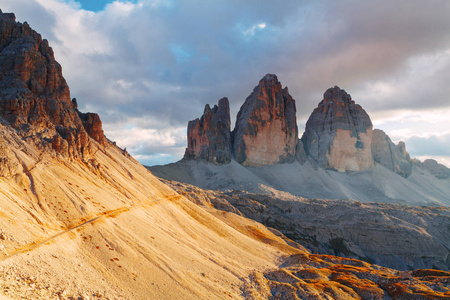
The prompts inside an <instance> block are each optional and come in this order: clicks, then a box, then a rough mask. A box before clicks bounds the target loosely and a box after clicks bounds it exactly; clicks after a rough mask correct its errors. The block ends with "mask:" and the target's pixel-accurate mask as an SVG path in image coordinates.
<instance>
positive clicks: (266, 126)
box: [233, 74, 298, 166]
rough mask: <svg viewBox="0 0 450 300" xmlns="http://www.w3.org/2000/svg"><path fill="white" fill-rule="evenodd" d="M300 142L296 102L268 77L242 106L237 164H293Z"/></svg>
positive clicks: (235, 145) (236, 140) (235, 133)
mask: <svg viewBox="0 0 450 300" xmlns="http://www.w3.org/2000/svg"><path fill="white" fill-rule="evenodd" d="M297 141H298V128H297V119H296V108H295V100H294V99H293V98H292V97H291V95H289V91H288V88H287V87H286V88H284V89H283V88H282V86H281V83H280V82H279V81H278V78H277V76H276V75H273V74H267V75H266V76H264V77H263V78H262V79H261V80H260V81H259V84H258V85H257V86H256V87H255V88H254V90H253V92H252V93H251V94H250V96H248V97H247V99H246V100H245V103H244V104H243V105H242V107H241V109H240V111H239V113H238V115H237V119H236V126H235V128H234V131H233V151H234V156H235V158H236V161H237V162H239V163H241V164H242V165H246V166H261V165H274V164H279V163H284V162H292V161H293V160H294V159H295V148H296V146H297Z"/></svg>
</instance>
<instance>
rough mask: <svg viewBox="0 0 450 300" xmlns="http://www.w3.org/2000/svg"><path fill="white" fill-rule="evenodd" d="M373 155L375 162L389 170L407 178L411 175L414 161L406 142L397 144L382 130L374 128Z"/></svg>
mask: <svg viewBox="0 0 450 300" xmlns="http://www.w3.org/2000/svg"><path fill="white" fill-rule="evenodd" d="M372 155H373V159H374V161H375V162H377V163H379V164H380V165H382V166H384V167H386V168H388V169H389V170H392V171H394V172H395V173H397V174H399V175H401V176H403V177H405V178H406V177H408V176H409V175H411V172H412V163H411V159H410V157H409V154H408V152H406V148H405V143H403V142H399V143H398V145H395V144H394V143H393V142H392V141H391V139H390V138H389V136H388V135H387V134H386V133H385V132H384V131H382V130H379V129H374V130H373V132H372Z"/></svg>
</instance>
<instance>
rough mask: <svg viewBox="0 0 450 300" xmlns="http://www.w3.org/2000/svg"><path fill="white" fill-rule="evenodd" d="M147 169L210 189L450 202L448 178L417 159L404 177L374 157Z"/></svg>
mask: <svg viewBox="0 0 450 300" xmlns="http://www.w3.org/2000/svg"><path fill="white" fill-rule="evenodd" d="M148 169H149V170H150V171H151V172H152V173H153V174H155V175H156V176H158V177H161V178H164V179H167V180H175V181H179V182H184V183H188V184H193V185H195V186H198V187H200V188H203V189H211V190H216V189H219V190H223V191H225V190H242V191H248V192H251V193H263V194H267V193H268V194H271V192H270V189H271V188H273V189H276V190H279V191H285V192H288V193H291V194H293V195H296V196H301V197H305V198H318V199H354V200H358V201H363V202H384V203H398V204H408V205H430V206H449V205H450V196H449V195H450V179H448V178H442V179H438V178H436V177H435V176H434V175H433V174H431V173H430V172H429V171H428V170H427V169H425V168H420V167H418V166H416V165H413V170H414V171H413V172H412V174H411V175H410V176H409V177H408V178H404V177H402V176H401V175H399V174H396V173H394V172H392V171H391V170H388V169H386V168H385V167H383V166H382V165H380V164H378V163H375V167H374V168H373V169H371V170H366V171H363V172H351V173H341V172H336V171H333V170H326V169H323V168H317V167H315V166H314V165H313V164H311V163H310V162H306V163H304V164H303V165H302V164H300V163H299V162H293V163H286V164H280V165H274V166H261V167H244V166H242V165H240V164H238V163H236V162H235V161H232V162H231V163H230V164H226V165H219V166H218V165H214V164H209V163H206V162H204V161H201V160H182V161H179V162H177V163H174V164H168V165H164V166H152V167H149V168H148Z"/></svg>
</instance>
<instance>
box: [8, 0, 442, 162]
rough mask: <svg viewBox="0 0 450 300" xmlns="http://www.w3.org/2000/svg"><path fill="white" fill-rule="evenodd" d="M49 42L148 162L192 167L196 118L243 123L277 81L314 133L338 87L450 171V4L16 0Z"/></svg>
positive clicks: (85, 106) (76, 89) (94, 107)
mask: <svg viewBox="0 0 450 300" xmlns="http://www.w3.org/2000/svg"><path fill="white" fill-rule="evenodd" d="M1 9H2V10H3V11H4V12H14V13H15V14H16V18H17V20H18V21H20V22H24V21H27V22H28V23H29V24H30V25H31V26H32V28H34V29H35V30H36V31H38V32H39V33H41V35H42V36H43V37H44V38H47V39H48V40H49V42H50V45H51V46H52V48H53V50H54V52H55V57H56V59H57V60H58V62H59V63H60V64H61V65H62V67H63V75H64V77H65V78H66V80H67V82H68V84H69V87H70V90H71V96H72V97H76V98H77V100H78V103H79V107H80V109H81V110H83V111H94V112H97V113H99V115H100V117H101V119H102V122H103V126H104V130H105V133H106V135H107V137H108V138H110V139H111V140H115V141H116V142H117V144H118V145H119V146H121V147H126V148H127V150H128V151H129V152H130V153H131V154H132V155H133V156H134V157H136V158H137V159H138V160H139V161H141V162H142V163H144V164H148V165H153V164H162V163H168V162H174V161H176V160H178V159H180V158H181V157H182V155H183V153H184V149H185V147H186V127H187V123H188V121H189V120H192V119H195V118H197V117H200V116H201V114H202V112H203V108H204V106H205V105H206V104H207V103H209V104H211V105H214V104H216V103H217V101H218V100H219V99H220V98H222V97H228V98H229V100H230V108H231V116H232V122H234V117H235V116H236V114H237V112H238V110H239V108H240V106H241V105H242V104H243V102H244V100H245V98H246V97H247V96H248V95H249V94H250V93H251V91H252V90H253V88H254V87H255V85H257V83H258V81H259V80H260V79H261V78H262V77H263V76H264V75H265V74H267V73H275V74H276V75H277V76H278V78H279V80H280V81H281V83H282V84H283V86H288V87H289V92H290V94H291V95H292V96H293V98H294V99H295V100H296V105H297V120H298V124H299V133H300V135H301V134H302V133H303V131H304V124H305V123H306V120H307V118H308V117H309V115H310V114H311V112H312V111H313V109H314V108H315V107H316V106H317V104H318V103H319V102H320V101H321V100H322V97H323V93H324V91H325V90H326V89H327V88H329V87H332V86H334V85H338V86H339V87H341V88H343V89H345V90H346V91H347V92H348V93H350V94H351V95H352V98H353V99H354V100H355V101H356V102H357V103H358V104H360V105H361V106H362V107H363V108H364V109H365V110H366V111H367V113H368V114H369V116H370V117H371V119H372V122H373V123H374V127H375V128H379V129H382V130H384V131H385V132H386V133H387V134H388V135H389V136H390V137H391V138H392V140H393V141H395V142H398V141H400V140H403V141H405V143H406V149H407V151H409V152H410V154H411V156H412V157H419V158H421V159H423V158H426V157H433V158H437V159H438V160H439V161H441V162H445V163H447V165H450V154H449V152H448V149H450V124H449V123H450V121H449V117H448V116H449V115H450V96H449V95H450V85H449V84H448V83H449V82H450V35H449V34H448V33H449V28H450V18H448V16H449V15H450V1H447V0H433V1H429V0H408V1H404V0H394V1H392V0H379V1H359V0H342V1H333V0H324V1H298V0H295V1H294V0H286V1H283V2H274V1H268V0H258V1H257V0H248V1H229V0H228V1H225V0H223V1H222V0H215V1H211V0H184V1H175V0H171V1H167V0H135V1H113V2H112V1H109V2H108V1H96V0H89V1H87V0H86V1H85V0H83V1H75V0H65V1H63V0H2V3H1Z"/></svg>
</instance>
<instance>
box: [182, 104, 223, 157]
mask: <svg viewBox="0 0 450 300" xmlns="http://www.w3.org/2000/svg"><path fill="white" fill-rule="evenodd" d="M230 124H231V121H230V104H229V102H228V99H227V98H222V99H220V100H219V103H218V106H217V105H214V107H213V108H212V109H211V107H210V106H209V104H206V106H205V109H204V112H203V116H202V117H201V118H200V119H195V120H193V121H190V122H189V124H188V130H187V135H188V147H187V148H186V153H185V154H184V158H185V159H204V160H206V161H209V162H213V163H216V164H223V163H229V162H230V161H231V136H230Z"/></svg>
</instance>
